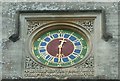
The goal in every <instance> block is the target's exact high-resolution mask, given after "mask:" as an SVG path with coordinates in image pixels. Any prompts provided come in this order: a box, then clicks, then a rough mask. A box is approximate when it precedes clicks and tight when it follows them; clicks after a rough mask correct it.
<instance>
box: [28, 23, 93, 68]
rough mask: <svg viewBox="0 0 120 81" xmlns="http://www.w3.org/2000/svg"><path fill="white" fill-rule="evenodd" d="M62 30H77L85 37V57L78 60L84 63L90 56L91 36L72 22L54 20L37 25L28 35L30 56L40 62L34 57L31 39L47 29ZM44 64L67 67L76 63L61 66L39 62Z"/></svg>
mask: <svg viewBox="0 0 120 81" xmlns="http://www.w3.org/2000/svg"><path fill="white" fill-rule="evenodd" d="M56 26H61V28H59V27H56ZM55 29H56V30H64V29H68V30H69V29H70V30H73V31H74V32H75V31H76V32H77V33H78V32H79V34H81V35H82V36H83V37H84V38H85V39H86V43H87V45H88V48H87V52H86V54H85V57H84V58H82V60H81V61H80V62H79V63H80V64H82V63H84V61H85V60H87V58H89V57H90V55H91V53H90V52H91V49H92V43H91V42H90V41H91V36H90V33H89V32H88V31H87V30H86V29H84V28H83V27H82V26H80V25H76V24H74V23H68V22H67V23H65V22H64V23H63V22H62V23H61V22H54V23H49V24H46V25H44V26H41V27H39V28H38V29H36V30H34V31H33V32H32V33H31V34H30V36H29V39H28V40H29V42H28V50H29V53H30V56H31V57H32V58H33V59H34V60H35V61H37V62H38V63H40V61H39V60H38V59H37V58H36V57H35V55H34V54H33V51H32V49H33V46H31V45H32V44H33V41H34V40H36V39H37V38H38V36H39V35H41V34H42V33H44V32H47V31H49V30H55ZM79 63H76V64H79ZM40 64H42V65H44V66H47V67H53V68H67V67H71V66H74V65H76V64H73V65H69V66H65V67H62V66H49V65H46V64H43V63H40Z"/></svg>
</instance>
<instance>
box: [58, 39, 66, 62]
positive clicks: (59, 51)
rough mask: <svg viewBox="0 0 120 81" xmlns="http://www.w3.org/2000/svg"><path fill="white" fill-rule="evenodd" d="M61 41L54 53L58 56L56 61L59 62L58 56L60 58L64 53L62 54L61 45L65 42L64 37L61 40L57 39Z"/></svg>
mask: <svg viewBox="0 0 120 81" xmlns="http://www.w3.org/2000/svg"><path fill="white" fill-rule="evenodd" d="M59 41H60V42H61V43H60V45H59V46H58V49H59V50H58V54H57V55H56V56H57V57H58V62H60V58H62V57H63V56H64V54H62V47H63V43H64V42H66V41H65V39H64V38H63V39H62V40H59Z"/></svg>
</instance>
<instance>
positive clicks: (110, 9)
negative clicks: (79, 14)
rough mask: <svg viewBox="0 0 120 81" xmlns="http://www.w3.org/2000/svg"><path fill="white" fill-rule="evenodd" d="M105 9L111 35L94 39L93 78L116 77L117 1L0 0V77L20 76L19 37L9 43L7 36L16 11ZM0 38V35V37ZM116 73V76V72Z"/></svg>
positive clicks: (20, 53)
mask: <svg viewBox="0 0 120 81" xmlns="http://www.w3.org/2000/svg"><path fill="white" fill-rule="evenodd" d="M98 9H102V10H105V17H106V22H105V24H106V28H107V32H109V33H111V34H112V35H113V38H112V39H110V40H109V41H107V42H105V41H104V40H103V41H99V42H98V48H99V50H98V54H96V59H97V61H96V62H95V64H96V66H95V67H96V69H95V71H96V74H95V75H96V78H97V77H100V78H104V77H107V78H108V79H118V75H119V74H118V69H119V68H118V36H119V34H118V3H117V2H106V3H105V2H66V3H65V2H41V3H40V2H2V34H0V35H2V44H1V47H2V58H3V62H2V63H3V69H2V73H3V74H2V77H3V78H20V77H21V74H22V73H21V69H22V68H21V59H22V43H23V41H22V40H18V41H17V42H12V41H10V40H9V39H8V38H9V36H11V35H12V34H14V32H15V14H16V13H15V12H16V11H17V10H98ZM0 37H1V36H0ZM119 76H120V75H119Z"/></svg>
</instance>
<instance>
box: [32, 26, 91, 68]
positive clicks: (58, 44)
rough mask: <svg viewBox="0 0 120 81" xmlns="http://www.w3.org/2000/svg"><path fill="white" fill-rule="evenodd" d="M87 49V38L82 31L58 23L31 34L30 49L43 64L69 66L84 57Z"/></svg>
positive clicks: (34, 56)
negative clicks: (33, 34)
mask: <svg viewBox="0 0 120 81" xmlns="http://www.w3.org/2000/svg"><path fill="white" fill-rule="evenodd" d="M72 28H73V27H72ZM88 49H89V44H88V38H87V36H86V35H85V34H84V33H83V32H81V31H80V30H78V29H76V28H75V29H74V28H73V29H71V26H67V25H66V26H63V25H61V26H60V25H59V26H51V27H49V28H48V29H47V28H46V29H43V30H41V33H39V32H38V33H37V34H36V35H35V36H33V39H32V49H31V50H32V56H33V58H34V59H35V60H37V61H38V62H40V63H42V64H44V65H47V66H51V67H69V66H72V65H75V64H77V63H79V62H81V61H82V60H83V59H85V58H86V56H88V54H87V53H88Z"/></svg>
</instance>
